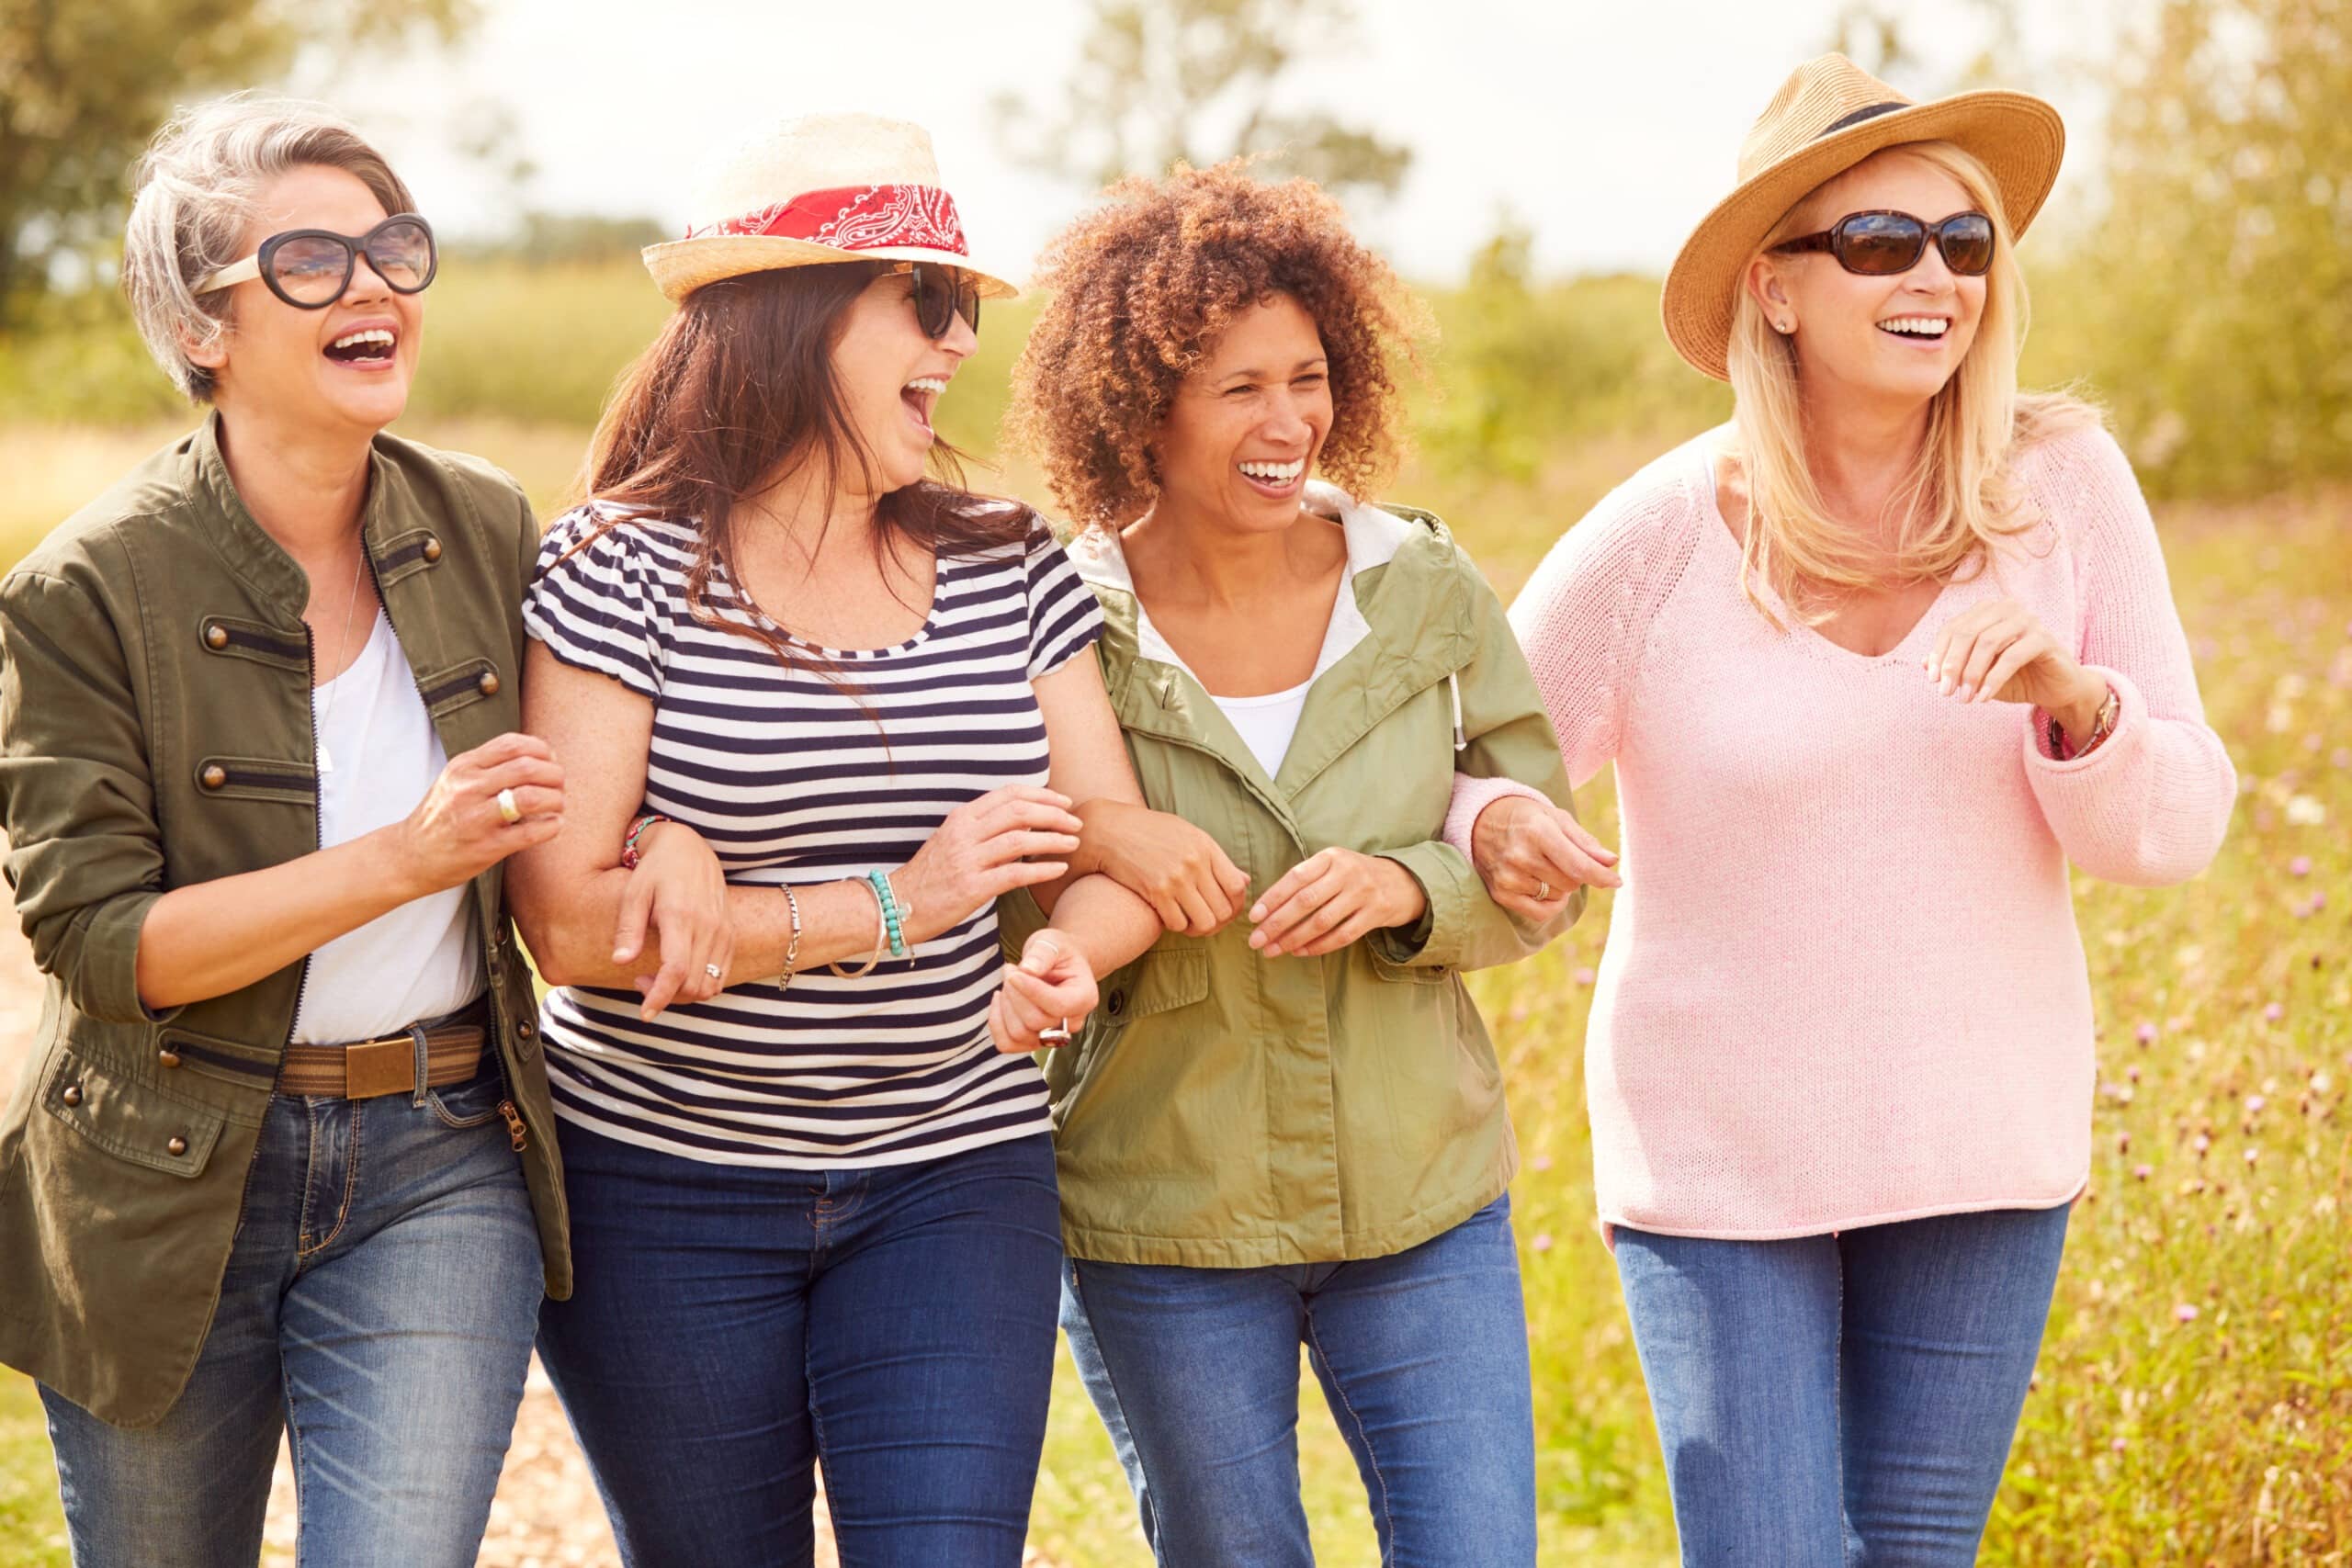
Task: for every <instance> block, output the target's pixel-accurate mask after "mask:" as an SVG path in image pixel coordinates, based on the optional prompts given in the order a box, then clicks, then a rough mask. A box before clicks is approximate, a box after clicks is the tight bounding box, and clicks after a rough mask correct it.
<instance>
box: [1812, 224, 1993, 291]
mask: <svg viewBox="0 0 2352 1568" xmlns="http://www.w3.org/2000/svg"><path fill="white" fill-rule="evenodd" d="M1930 240H1933V241H1934V242H1935V243H1936V249H1937V250H1938V251H1939V252H1941V253H1942V254H1943V258H1944V265H1946V266H1947V267H1950V268H1951V271H1952V272H1953V273H1954V274H1955V275H1956V276H1961V277H1982V276H1985V270H1986V269H1987V268H1989V267H1990V266H1991V265H1993V220H1991V219H1990V218H1987V217H1985V214H1983V213H1981V212H1955V213H1953V214H1952V215H1951V217H1950V218H1947V219H1945V220H1943V221H1942V222H1940V223H1929V222H1928V221H1927V220H1924V219H1918V218H1914V217H1912V216H1911V215H1910V214H1909V213H1907V212H1849V213H1848V214H1847V215H1846V216H1845V217H1843V218H1840V219H1839V220H1838V221H1837V222H1835V223H1833V224H1831V225H1830V226H1829V227H1828V228H1826V229H1824V230H1823V231H1821V232H1820V233H1818V234H1807V235H1805V236H1804V237H1803V238H1801V239H1795V240H1788V241H1784V242H1782V243H1780V244H1777V245H1774V246H1773V247H1772V249H1773V250H1774V251H1776V252H1781V251H1827V252H1828V253H1829V254H1831V255H1833V256H1836V257H1837V258H1838V265H1839V266H1842V267H1844V268H1845V269H1846V270H1847V271H1848V272H1853V273H1860V275H1861V276H1864V277H1891V276H1894V274H1896V273H1898V272H1909V271H1910V270H1911V269H1912V268H1913V267H1914V266H1916V265H1918V262H1919V257H1920V256H1921V255H1923V254H1926V252H1927V249H1928V241H1930Z"/></svg>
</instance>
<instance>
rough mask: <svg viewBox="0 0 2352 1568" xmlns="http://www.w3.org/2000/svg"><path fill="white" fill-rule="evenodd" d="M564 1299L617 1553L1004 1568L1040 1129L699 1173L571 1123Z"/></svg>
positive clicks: (1028, 1470) (1033, 1355) (1033, 1473)
mask: <svg viewBox="0 0 2352 1568" xmlns="http://www.w3.org/2000/svg"><path fill="white" fill-rule="evenodd" d="M563 1152H564V1168H565V1172H566V1178H567V1189H568V1190H569V1192H570V1195H571V1247H572V1253H571V1256H572V1260H573V1267H574V1269H575V1271H576V1276H577V1289H576V1291H575V1292H574V1294H573V1295H572V1297H571V1300H570V1301H567V1302H549V1303H548V1306H547V1311H546V1313H545V1314H544V1315H543V1318H542V1322H541V1326H540V1335H539V1353H540V1355H541V1357H542V1358H543V1359H545V1361H546V1363H547V1367H548V1373H549V1375H550V1376H551V1377H552V1378H553V1379H554V1381H555V1385H556V1392H557V1393H560V1395H562V1397H563V1404H564V1409H565V1410H566V1412H567V1413H568V1414H569V1415H570V1416H571V1424H572V1429H573V1430H574V1431H575V1432H576V1433H578V1435H579V1438H580V1443H581V1446H582V1448H583V1449H584V1450H586V1451H587V1455H588V1461H589V1464H590V1466H591V1467H592V1468H593V1469H594V1472H595V1476H596V1484H597V1487H598V1489H599V1490H600V1491H601V1492H602V1493H603V1494H604V1497H605V1508H606V1510H607V1511H608V1512H609V1513H610V1514H611V1515H612V1519H613V1531H614V1535H615V1536H616V1539H617V1540H618V1543H619V1546H620V1551H621V1557H622V1560H623V1561H624V1562H628V1563H630V1564H632V1565H641V1568H683V1565H684V1564H690V1563H713V1564H718V1563H726V1564H733V1563H747V1564H748V1563H763V1564H797V1563H808V1562H811V1561H813V1559H814V1556H815V1551H816V1545H815V1537H814V1528H813V1524H812V1521H811V1517H810V1508H811V1505H812V1504H813V1502H814V1500H815V1495H816V1489H815V1472H814V1468H813V1467H814V1466H815V1464H816V1463H817V1461H819V1459H820V1458H821V1459H822V1461H823V1463H824V1468H825V1495H826V1501H827V1503H828V1505H829V1506H830V1508H831V1514H832V1521H833V1533H834V1538H835V1540H836V1541H837V1542H838V1543H839V1545H840V1548H841V1560H842V1565H843V1568H874V1565H878V1564H906V1565H908V1568H917V1565H920V1568H940V1565H943V1564H949V1563H952V1564H955V1565H956V1568H988V1565H989V1564H1003V1565H1004V1568H1015V1565H1017V1564H1018V1563H1019V1562H1020V1561H1021V1553H1022V1546H1023V1540H1025V1538H1026V1536H1027V1533H1028V1525H1029V1503H1030V1497H1031V1495H1032V1494H1033V1493H1034V1492H1035V1489H1036V1483H1037V1463H1038V1459H1039V1457H1040V1455H1041V1453H1042V1451H1043V1450H1044V1447H1045V1440H1046V1396H1047V1394H1048V1393H1049V1392H1050V1391H1051V1388H1052V1385H1053V1375H1054V1372H1053V1363H1054V1295H1055V1288H1056V1281H1057V1278H1058V1276H1059V1273H1060V1269H1061V1257H1062V1246H1061V1229H1060V1213H1059V1210H1060V1202H1059V1200H1058V1198H1057V1192H1056V1188H1055V1185H1054V1152H1053V1144H1052V1141H1051V1139H1050V1137H1049V1136H1048V1135H1047V1134H1043V1133H1037V1134H1030V1135H1028V1136H1026V1137H1022V1138H1017V1139H1012V1140H1009V1141H1007V1142H1004V1143H999V1144H990V1145H986V1146H984V1147H981V1148H978V1149H971V1150H967V1151H965V1152H963V1153H960V1154H954V1155H947V1156H942V1157H940V1158H937V1159H933V1160H929V1161H925V1162H922V1163H919V1164H912V1165H897V1166H879V1167H875V1168H866V1169H858V1170H834V1171H821V1170H820V1171H809V1170H776V1169H769V1168H759V1167H748V1166H726V1165H712V1164H708V1163H706V1162H703V1161H698V1160H691V1159H685V1158H683V1157H680V1156H673V1155H668V1154H664V1153H662V1152H660V1151H659V1150H654V1149H647V1148H640V1147H639V1146H637V1145H633V1144H624V1143H620V1142H618V1141H616V1140H615V1139H611V1138H607V1137H603V1136H600V1135H599V1134H595V1133H593V1132H590V1131H588V1130H586V1129H585V1128H579V1127H568V1128H566V1129H565V1131H564V1139H563Z"/></svg>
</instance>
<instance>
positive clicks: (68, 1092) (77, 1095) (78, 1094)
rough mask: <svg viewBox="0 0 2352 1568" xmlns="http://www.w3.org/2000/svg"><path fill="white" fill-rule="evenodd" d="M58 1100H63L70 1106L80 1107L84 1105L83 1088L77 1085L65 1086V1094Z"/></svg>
mask: <svg viewBox="0 0 2352 1568" xmlns="http://www.w3.org/2000/svg"><path fill="white" fill-rule="evenodd" d="M57 1098H58V1099H60V1100H63V1101H64V1102H65V1103H66V1104H68V1105H79V1104H81V1103H82V1086H81V1085H80V1084H77V1083H70V1084H67V1085H66V1086H65V1092H64V1093H62V1094H61V1095H59V1096H58V1097H57Z"/></svg>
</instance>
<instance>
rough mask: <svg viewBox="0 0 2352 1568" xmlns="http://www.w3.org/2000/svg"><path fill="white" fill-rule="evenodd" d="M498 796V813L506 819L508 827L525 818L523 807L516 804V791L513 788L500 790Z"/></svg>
mask: <svg viewBox="0 0 2352 1568" xmlns="http://www.w3.org/2000/svg"><path fill="white" fill-rule="evenodd" d="M497 798H498V814H499V816H501V817H503V818H505V819H506V825H507V826H508V827H510V828H511V827H513V826H514V825H515V823H517V822H520V821H521V820H523V808H522V807H519V806H517V805H515V792H514V791H513V790H511V789H502V790H500V791H499V792H498V796H497Z"/></svg>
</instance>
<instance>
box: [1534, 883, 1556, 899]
mask: <svg viewBox="0 0 2352 1568" xmlns="http://www.w3.org/2000/svg"><path fill="white" fill-rule="evenodd" d="M1535 901H1536V902H1537V903H1539V904H1548V903H1550V902H1551V901H1552V885H1551V884H1550V883H1548V882H1538V883H1537V884H1536V885H1535Z"/></svg>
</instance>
